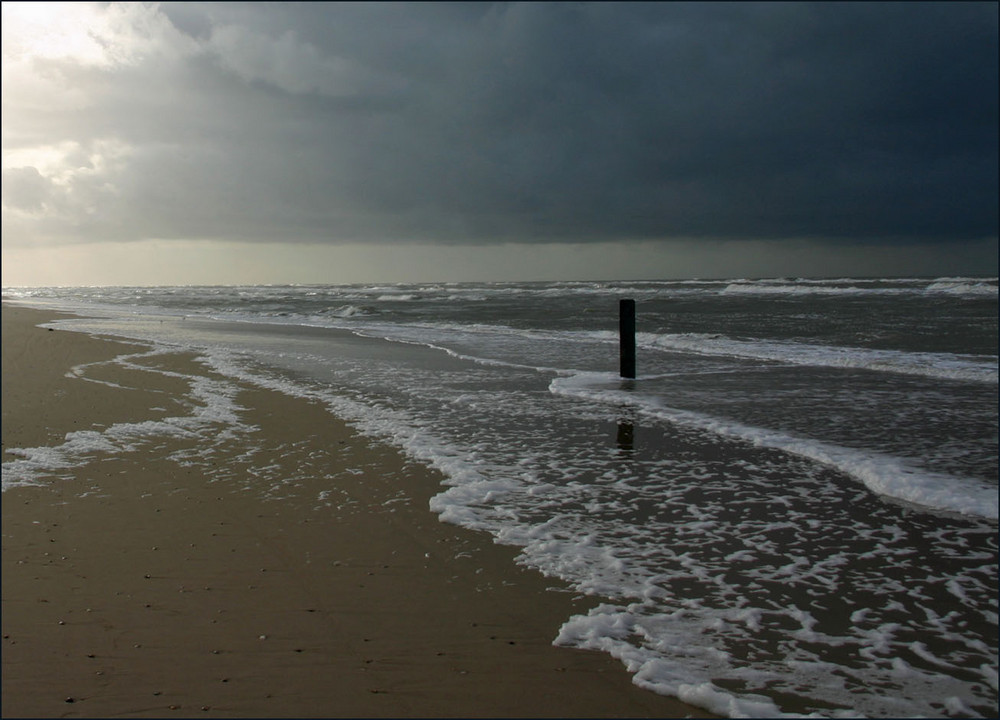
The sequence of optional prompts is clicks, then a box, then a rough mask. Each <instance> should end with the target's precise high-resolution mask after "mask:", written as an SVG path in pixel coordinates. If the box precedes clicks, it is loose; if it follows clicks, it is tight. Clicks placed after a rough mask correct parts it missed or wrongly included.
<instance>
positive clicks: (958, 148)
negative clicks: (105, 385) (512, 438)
mask: <svg viewBox="0 0 1000 720" xmlns="http://www.w3.org/2000/svg"><path fill="white" fill-rule="evenodd" d="M997 8H998V5H997V3H995V2H988V3H968V4H967V3H958V2H944V3H885V4H883V3H864V2H861V3H854V2H851V3H833V2H821V3H817V4H812V3H784V2H783V3H753V2H739V3H720V4H716V3H703V2H697V3H673V2H669V3H635V4H632V3H627V2H612V3H561V2H560V3H484V4H480V3H470V2H459V3H442V4H436V3H401V4H394V3H381V2H378V3H330V4H327V3H313V2H307V3H293V2H260V3H229V2H226V3H185V2H168V3H161V4H156V3H96V4H90V3H76V2H74V3H40V2H30V3H15V2H4V3H2V12H3V18H2V32H3V64H2V69H3V116H2V118H3V120H2V122H3V132H2V136H3V137H2V144H3V192H2V245H3V247H2V250H3V258H2V275H3V278H2V282H3V285H4V286H12V285H102V284H113V285H150V284H154V285H155V284H170V285H175V284H240V283H274V284H279V283H324V282H330V283H340V282H407V281H413V282H423V281H475V280H558V279H580V280H583V279H607V280H614V279H673V278H689V277H704V278H715V277H780V276H803V277H816V276H827V277H829V276H846V275H856V276H872V275H895V276H900V275H902V276H913V275H938V276H941V275H994V276H995V275H996V274H997V246H998V244H997V236H998V195H1000V191H998V93H1000V90H998V70H997V68H998V42H997V38H998V26H997Z"/></svg>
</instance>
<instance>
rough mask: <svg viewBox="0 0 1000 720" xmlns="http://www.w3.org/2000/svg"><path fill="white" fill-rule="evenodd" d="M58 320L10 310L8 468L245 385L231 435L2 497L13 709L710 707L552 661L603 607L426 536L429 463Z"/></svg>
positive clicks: (467, 713)
mask: <svg viewBox="0 0 1000 720" xmlns="http://www.w3.org/2000/svg"><path fill="white" fill-rule="evenodd" d="M59 316H61V315H60V314H59V313H56V312H50V311H42V310H36V309H31V308H25V307H20V306H11V305H8V304H6V303H5V304H4V305H3V423H2V427H3V447H4V461H5V462H8V461H12V460H16V459H18V457H21V456H15V455H12V454H8V450H11V449H15V448H31V447H55V446H59V445H60V444H61V443H63V442H64V441H65V437H66V434H67V433H73V432H88V431H92V433H93V434H95V435H101V434H102V433H107V432H108V429H109V428H115V427H118V426H120V425H134V424H135V423H140V422H150V423H155V422H163V421H165V420H167V419H171V418H177V417H181V418H183V417H187V416H189V415H190V413H191V412H192V410H191V406H192V405H197V403H196V402H195V400H194V399H193V398H192V395H191V382H192V380H191V379H192V378H205V377H209V376H211V377H209V379H210V380H216V381H218V382H219V383H222V384H223V385H226V386H227V387H231V388H235V390H234V394H233V396H232V398H231V400H232V408H231V410H232V412H233V413H234V414H235V415H236V416H237V417H238V423H237V425H236V426H232V425H231V423H230V425H227V424H226V423H216V424H214V425H213V424H212V422H211V421H210V420H209V421H206V424H205V425H204V426H201V425H198V426H195V425H192V426H191V427H196V429H195V430H193V431H192V430H189V431H188V432H189V436H185V435H184V433H177V434H175V435H160V436H157V435H156V434H155V433H153V434H151V435H148V436H145V437H143V438H141V439H139V440H135V441H134V442H133V446H134V448H133V449H131V450H125V451H120V452H116V453H112V454H109V453H102V452H99V451H96V450H95V451H94V453H93V456H92V457H91V458H90V459H89V460H88V461H86V462H84V463H83V464H81V465H79V466H76V467H72V468H69V469H67V470H63V471H59V474H61V475H63V476H64V477H63V478H59V479H51V480H46V484H45V485H42V486H37V487H14V488H11V489H9V490H7V491H5V492H4V497H3V500H4V502H3V636H4V653H3V693H2V695H3V700H2V704H3V708H2V709H3V715H4V716H5V717H11V716H21V717H54V716H67V717H73V716H75V717H99V716H110V715H126V716H133V717H189V716H199V717H201V716H218V717H249V716H253V717H389V716H397V717H399V716H406V717H491V716H496V717H499V716H505V717H623V716H629V717H685V716H694V717H708V716H709V715H708V713H706V712H704V711H702V710H700V709H698V708H695V707H693V706H689V705H686V704H684V703H682V702H680V701H679V700H676V699H674V698H668V697H663V696H659V695H656V694H654V693H651V692H648V691H646V690H642V689H640V688H638V687H636V686H635V685H633V684H632V682H631V677H630V676H629V674H628V673H627V672H626V671H625V669H624V667H623V666H622V665H621V663H620V662H619V661H617V660H615V659H613V658H611V657H610V656H608V655H605V654H603V653H596V652H588V651H581V650H573V649H567V648H557V647H554V646H553V645H552V644H551V643H552V640H553V639H554V638H555V636H556V634H557V633H558V630H559V627H560V625H561V624H562V623H563V622H565V621H566V620H567V619H569V617H570V616H571V615H572V614H574V613H580V612H586V610H587V608H589V607H592V606H594V605H596V604H597V603H598V602H599V601H600V600H599V599H598V598H581V597H576V596H574V595H573V594H572V593H569V592H553V591H552V590H550V589H549V588H551V587H553V586H558V585H559V583H558V582H556V581H552V580H549V579H546V578H544V577H542V576H541V575H540V574H539V573H536V572H533V571H530V570H527V569H524V568H521V567H519V566H517V565H516V564H515V562H514V557H515V556H516V554H517V551H516V549H514V548H510V547H503V546H499V545H495V544H493V543H492V542H491V538H489V537H488V536H486V535H485V534H482V533H474V532H472V531H469V530H465V529H462V528H459V527H456V526H452V525H448V524H445V523H442V522H440V521H439V520H438V518H437V517H436V516H435V515H434V514H433V513H431V512H430V510H429V509H428V500H429V499H430V497H432V496H433V495H434V494H436V493H437V492H439V491H440V489H441V485H440V483H441V480H442V478H441V476H440V475H438V474H437V473H436V472H434V471H432V470H430V469H428V468H426V467H424V466H422V465H418V464H416V463H413V462H411V461H408V460H407V459H406V458H404V457H402V456H401V455H400V454H399V453H398V452H397V451H396V450H394V449H393V448H390V447H388V446H385V445H382V444H379V443H375V442H372V441H369V440H367V439H365V438H363V437H361V436H359V435H357V434H356V433H355V432H354V431H353V430H352V429H351V428H350V427H349V426H347V425H346V424H345V423H343V422H342V421H340V420H339V419H337V418H335V417H334V416H332V415H331V414H330V413H329V412H328V411H327V410H326V409H325V408H324V407H321V406H319V405H317V404H316V403H312V402H309V401H307V400H304V399H301V398H291V397H288V396H286V395H282V394H280V393H277V392H275V391H269V390H262V389H259V388H251V387H248V386H239V385H238V383H236V382H234V381H231V380H228V379H225V378H220V377H218V376H212V373H211V371H209V370H207V369H206V368H204V367H202V366H200V365H199V364H198V363H195V362H192V359H193V356H192V355H190V354H188V353H183V352H178V353H172V354H158V355H154V356H149V357H145V358H142V359H141V360H140V361H137V362H136V363H133V364H132V366H130V367H128V368H126V367H122V366H121V365H120V364H114V363H110V362H109V361H111V360H113V359H114V358H115V357H117V356H120V355H122V354H126V353H141V352H142V348H143V346H140V345H136V344H133V343H130V342H117V341H112V340H106V339H99V338H93V337H89V336H86V335H83V334H81V333H76V332H61V331H47V330H45V329H41V328H38V327H37V325H38V324H39V323H42V322H45V321H47V320H50V319H53V318H56V317H59ZM88 363H92V364H90V365H88V366H87V367H86V368H84V369H83V370H82V371H78V372H77V373H76V374H74V373H73V372H71V369H72V368H74V367H75V366H80V365H83V364H88ZM67 373H69V376H67ZM164 373H167V374H164ZM87 380H92V381H93V382H88V381H87ZM195 409H197V408H195ZM209 415H210V414H209ZM116 424H117V425H116ZM233 427H235V428H236V429H235V430H234V429H233ZM226 432H229V435H226ZM208 439H210V443H211V445H210V452H207V450H206V443H207V442H209V440H208Z"/></svg>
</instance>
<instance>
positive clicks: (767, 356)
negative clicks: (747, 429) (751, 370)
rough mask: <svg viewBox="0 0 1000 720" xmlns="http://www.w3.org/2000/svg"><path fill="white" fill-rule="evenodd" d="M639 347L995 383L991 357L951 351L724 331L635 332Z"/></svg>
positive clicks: (995, 369) (994, 369)
mask: <svg viewBox="0 0 1000 720" xmlns="http://www.w3.org/2000/svg"><path fill="white" fill-rule="evenodd" d="M636 342H637V343H638V344H639V345H640V346H642V347H649V348H657V349H660V350H680V351H684V352H693V353H698V354H701V355H713V356H722V357H738V358H749V359H759V360H772V361H775V362H784V363H792V364H794V365H810V366H814V367H830V368H854V369H858V370H874V371H879V372H892V373H901V374H904V375H922V376H924V377H934V378H942V379H947V380H964V381H967V382H981V383H992V384H996V383H997V360H996V358H991V359H981V358H977V357H965V356H961V355H955V354H952V353H928V352H904V351H902V350H877V349H873V348H856V347H831V346H827V345H808V344H805V343H793V342H775V341H765V340H759V341H754V340H736V339H734V338H729V337H726V336H724V335H705V334H700V333H682V334H675V335H670V334H667V335H656V334H653V333H639V334H638V335H637V336H636Z"/></svg>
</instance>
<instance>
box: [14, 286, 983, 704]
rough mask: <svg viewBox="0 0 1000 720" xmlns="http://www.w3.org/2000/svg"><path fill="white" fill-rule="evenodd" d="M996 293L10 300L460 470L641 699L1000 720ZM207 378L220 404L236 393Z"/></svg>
mask: <svg viewBox="0 0 1000 720" xmlns="http://www.w3.org/2000/svg"><path fill="white" fill-rule="evenodd" d="M997 286H998V283H997V278H995V277H992V278H864V279H862V278H839V279H788V278H781V279H728V280H687V281H649V282H551V283H541V282H539V283H440V284H391V285H373V284H357V285H329V286H328V285H316V286H246V287H152V288H147V287H143V288H138V287H83V288H31V289H24V288H5V289H4V290H3V297H4V300H6V301H12V302H18V303H24V304H27V305H31V306H35V307H45V308H51V309H60V310H68V311H72V312H74V313H78V314H80V315H84V316H86V317H81V318H78V319H71V320H63V321H59V322H58V323H57V325H58V326H59V327H60V328H64V329H69V330H77V331H80V332H85V333H94V334H101V335H112V336H117V337H123V338H132V339H136V340H142V341H144V342H148V343H152V344H153V345H154V350H153V351H152V352H154V353H156V352H167V351H171V352H172V351H175V350H176V349H177V348H186V349H191V350H192V351H194V352H196V353H197V354H198V355H199V356H200V357H201V358H202V362H203V363H204V364H205V365H206V366H207V367H209V368H211V369H212V370H214V371H215V372H216V373H218V374H220V375H221V376H223V377H225V378H228V379H229V380H230V381H231V382H236V381H241V382H250V383H254V384H256V385H259V386H262V387H268V388H272V389H277V390H280V391H283V392H286V393H289V394H292V395H299V396H303V397H309V398H313V399H321V400H322V401H323V402H324V403H326V405H327V407H329V409H330V411H331V412H332V413H334V414H336V415H338V416H340V417H342V418H344V419H345V420H347V421H348V422H349V423H350V424H351V425H353V426H354V427H355V428H356V429H357V430H358V431H360V432H361V433H363V434H365V435H367V436H370V437H372V438H373V439H374V440H376V441H378V442H387V443H391V444H392V445H394V446H396V447H398V448H399V449H400V450H402V451H403V452H404V453H405V454H407V455H408V456H409V457H410V458H412V459H413V460H415V461H419V462H422V463H425V464H427V465H430V466H433V467H435V468H437V469H439V470H440V471H441V472H442V473H443V476H444V477H445V482H444V484H443V485H442V487H441V490H440V493H438V494H437V495H436V496H435V497H434V498H433V499H432V501H431V506H430V510H432V511H433V512H434V513H436V514H438V515H439V517H440V519H441V520H442V521H444V522H448V523H454V524H457V525H461V526H464V527H468V528H473V529H476V530H479V531H482V532H484V533H489V534H490V535H491V536H492V537H493V538H494V539H495V541H496V542H500V543H504V544H509V545H513V546H515V547H517V548H518V549H519V555H518V559H517V561H518V562H519V563H521V564H523V565H525V566H528V567H531V568H534V569H537V570H539V571H541V572H542V573H544V574H545V575H547V576H550V577H554V578H559V579H561V580H562V581H563V582H564V583H566V584H567V585H568V586H569V587H570V588H572V589H573V591H575V592H577V593H579V594H586V595H592V596H593V597H594V604H593V608H592V609H591V610H590V611H589V612H588V613H587V614H586V615H577V616H573V617H567V618H566V621H565V623H564V624H563V625H562V627H561V628H559V629H558V632H557V634H556V635H555V637H553V641H554V642H555V643H556V644H558V645H564V646H570V647H577V648H589V649H593V650H599V651H602V652H606V653H610V654H611V655H613V656H614V657H616V658H619V659H620V660H621V662H622V663H624V665H625V666H626V667H627V669H628V670H629V672H631V673H632V674H633V681H634V682H635V683H636V684H638V685H640V686H642V687H644V688H647V689H649V690H652V691H654V692H657V693H662V694H666V695H672V696H676V697H679V698H681V699H682V700H685V701H687V702H690V703H693V704H696V705H699V706H702V707H705V708H707V709H709V710H710V711H713V712H717V713H720V714H723V715H729V716H733V717H739V716H761V717H769V716H776V715H779V714H799V713H802V714H809V713H816V714H817V715H820V716H830V717H838V716H839V717H847V716H852V717H854V716H858V715H866V716H870V717H900V716H930V717H950V716H952V717H954V716H963V717H970V716H971V717H976V716H983V717H991V716H996V714H997V711H998V703H997V692H998V688H997V633H998V628H997V595H998V586H997V475H998V459H997V446H998V418H997V401H998V398H997V367H998V363H997V315H998V298H997ZM623 298H631V299H634V300H635V301H636V327H637V377H636V378H635V379H628V378H621V377H619V374H618V360H619V358H618V352H619V346H618V303H619V300H620V299H623ZM137 352H139V351H137ZM120 362H121V363H123V364H127V363H129V362H136V360H135V358H134V357H132V358H127V357H123V358H121V359H120ZM80 372H81V373H82V372H83V371H80ZM200 387H201V390H200V391H199V392H201V394H202V395H201V397H200V399H199V402H200V403H202V405H204V407H206V408H208V409H209V410H206V415H212V413H211V412H210V410H211V408H212V407H213V403H215V405H214V406H215V407H218V408H224V407H225V406H226V402H227V401H228V400H227V398H229V397H230V396H231V388H230V389H228V390H227V389H226V388H225V387H222V388H220V387H218V386H217V384H216V385H212V386H209V385H208V384H206V385H203V386H200ZM213 388H214V389H213ZM212 417H213V421H216V422H218V421H219V418H225V417H226V413H225V412H221V411H220V412H217V413H215V414H214V415H212ZM162 425H163V424H162V423H161V424H159V425H155V424H154V425H152V426H146V427H138V426H137V427H136V428H133V429H132V430H131V432H132V433H133V436H134V435H141V434H142V433H153V434H155V433H162V432H168V431H169V429H164V427H161V426H162ZM115 432H116V433H117V435H114V436H112V435H113V434H112V433H111V429H109V430H108V431H105V432H104V433H103V434H102V433H100V432H99V431H98V432H93V431H92V432H90V434H86V433H82V434H76V433H74V434H72V435H74V437H73V438H70V437H68V438H67V442H66V444H64V445H63V446H61V447H58V448H44V449H30V448H24V449H20V450H17V451H16V453H15V454H16V455H17V459H16V460H11V461H8V462H5V463H4V464H3V486H4V490H7V489H8V488H10V487H16V486H18V485H22V484H32V483H40V482H54V481H58V478H60V477H67V476H68V473H71V468H72V466H73V464H74V462H76V461H77V459H79V458H82V457H83V456H85V455H87V454H88V453H93V452H94V451H95V448H100V449H101V451H103V452H115V451H116V448H121V447H124V446H125V445H127V444H128V442H129V440H128V439H127V438H125V439H123V438H124V437H125V436H126V435H128V433H127V432H125V431H123V429H122V428H117V429H116V431H115ZM8 452H10V449H8ZM177 460H178V462H190V461H192V459H191V458H178V459H177ZM248 482H256V483H258V485H257V489H258V490H259V491H260V492H261V493H262V494H265V495H271V496H273V497H280V493H281V488H282V486H283V485H284V484H287V483H294V478H276V477H272V476H270V475H268V473H267V471H266V467H264V466H262V467H261V471H260V473H259V476H256V477H255V478H252V479H251V480H249V481H248ZM334 491H335V488H331V492H334ZM333 511H334V509H333V508H332V507H331V512H333Z"/></svg>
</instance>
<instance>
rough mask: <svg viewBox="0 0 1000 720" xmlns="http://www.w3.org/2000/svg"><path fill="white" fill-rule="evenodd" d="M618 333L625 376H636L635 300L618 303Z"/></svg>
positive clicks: (623, 374)
mask: <svg viewBox="0 0 1000 720" xmlns="http://www.w3.org/2000/svg"><path fill="white" fill-rule="evenodd" d="M618 335H619V343H620V345H621V365H620V367H621V370H620V372H619V374H620V375H621V376H622V377H623V378H633V379H634V378H635V300H620V301H619V303H618Z"/></svg>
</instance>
